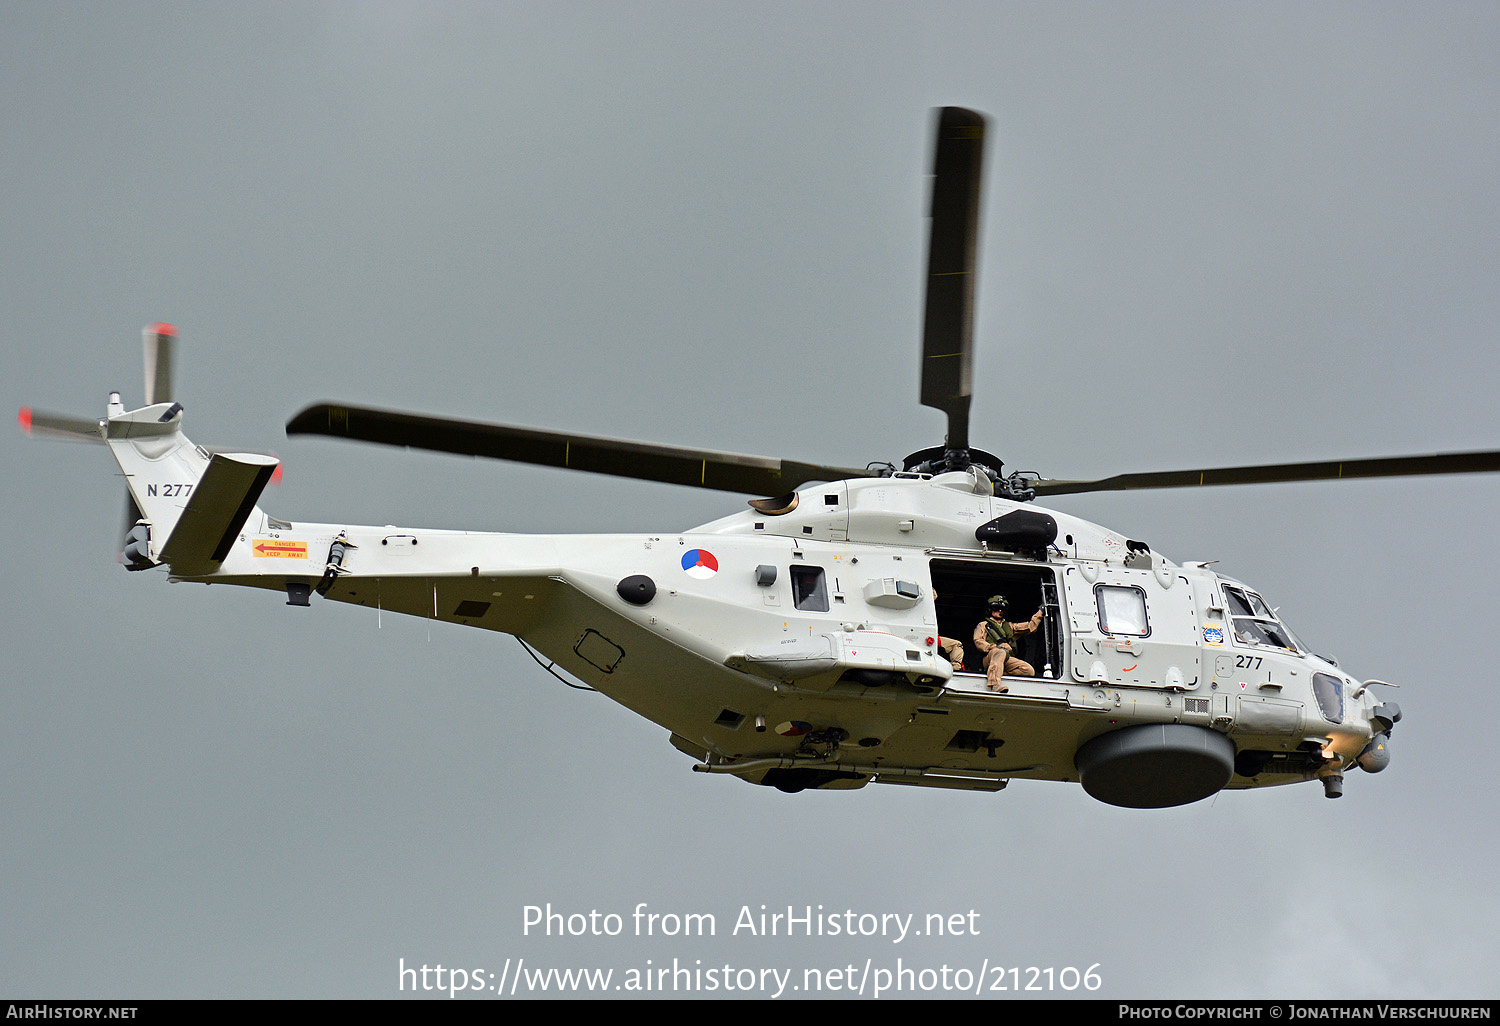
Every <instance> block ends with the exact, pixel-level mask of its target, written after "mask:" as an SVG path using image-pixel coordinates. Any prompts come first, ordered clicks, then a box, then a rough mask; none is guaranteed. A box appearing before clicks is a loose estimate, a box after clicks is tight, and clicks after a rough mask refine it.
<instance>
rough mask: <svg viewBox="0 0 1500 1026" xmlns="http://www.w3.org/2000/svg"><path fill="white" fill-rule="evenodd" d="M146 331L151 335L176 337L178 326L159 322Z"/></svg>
mask: <svg viewBox="0 0 1500 1026" xmlns="http://www.w3.org/2000/svg"><path fill="white" fill-rule="evenodd" d="M146 333H147V334H149V335H170V336H172V337H173V338H176V337H177V328H176V326H175V325H171V324H167V323H165V322H159V323H157V324H153V325H151V326H150V327H148V328H147V329H146Z"/></svg>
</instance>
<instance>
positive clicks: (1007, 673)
mask: <svg viewBox="0 0 1500 1026" xmlns="http://www.w3.org/2000/svg"><path fill="white" fill-rule="evenodd" d="M1009 604H1010V603H1009V602H1008V601H1007V600H1006V598H1005V596H1004V595H991V596H990V601H989V608H990V615H989V618H988V619H985V620H982V621H980V623H979V626H978V627H975V628H974V647H975V648H977V649H979V651H980V652H982V653H984V669H985V676H986V678H987V679H988V684H989V689H990V690H991V691H998V692H1001V693H1002V694H1003V693H1004V692H1006V691H1009V690H1010V688H1008V687H1007V686H1006V684H1005V680H1004V678H1006V677H1035V676H1036V669H1035V668H1034V667H1033V666H1032V665H1031V664H1030V663H1028V662H1026V661H1025V660H1024V659H1017V658H1016V657H1015V656H1014V655H1012V654H1011V653H1012V651H1013V650H1014V649H1015V647H1016V639H1017V638H1019V637H1021V636H1023V635H1026V634H1030V633H1031V632H1032V631H1034V630H1036V629H1037V628H1038V627H1040V626H1041V625H1042V611H1041V609H1040V608H1038V609H1037V611H1036V612H1035V613H1034V614H1033V615H1032V617H1031V619H1030V620H1022V621H1021V622H1020V623H1011V622H1010V621H1008V620H1006V619H1005V609H1006V607H1007V606H1008V605H1009Z"/></svg>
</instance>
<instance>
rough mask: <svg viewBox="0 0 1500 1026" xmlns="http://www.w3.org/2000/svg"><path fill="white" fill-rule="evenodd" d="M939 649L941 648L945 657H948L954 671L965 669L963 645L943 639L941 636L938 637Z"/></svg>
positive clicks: (949, 639)
mask: <svg viewBox="0 0 1500 1026" xmlns="http://www.w3.org/2000/svg"><path fill="white" fill-rule="evenodd" d="M938 648H940V649H942V650H943V655H945V656H947V657H948V661H949V662H950V663H952V664H953V669H954V670H961V669H963V667H964V647H963V645H961V644H959V643H958V642H957V641H955V640H954V639H952V638H945V637H942V636H941V635H939V636H938Z"/></svg>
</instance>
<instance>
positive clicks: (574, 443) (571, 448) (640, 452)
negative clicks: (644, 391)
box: [286, 403, 875, 495]
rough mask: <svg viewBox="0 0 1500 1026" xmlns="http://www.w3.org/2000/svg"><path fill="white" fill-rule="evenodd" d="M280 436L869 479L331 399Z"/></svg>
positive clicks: (578, 463)
mask: <svg viewBox="0 0 1500 1026" xmlns="http://www.w3.org/2000/svg"><path fill="white" fill-rule="evenodd" d="M286 433H287V434H288V435H329V436H332V437H334V438H353V439H356V440H358V441H362V442H378V443H380V444H382V445H399V446H406V447H409V448H413V449H432V450H435V451H437V452H451V453H457V454H458V455H461V456H486V457H489V458H492V459H499V460H514V461H516V462H518V463H536V464H540V465H541V466H544V467H566V468H567V469H569V470H587V471H592V472H593V473H596V474H613V475H615V476H616V477H633V478H639V479H640V480H643V481H660V482H663V483H666V484H681V485H692V486H694V487H698V488H714V489H717V490H719V491H725V492H738V493H740V494H743V495H781V494H783V493H785V492H789V491H793V490H795V489H796V488H797V487H798V486H800V485H803V484H806V483H808V482H810V481H839V480H843V479H845V478H852V477H873V476H875V475H874V474H873V473H872V472H871V471H869V470H853V469H850V468H848V467H824V466H818V465H816V464H812V463H795V462H792V461H789V460H777V459H770V458H768V457H764V456H742V455H738V454H736V453H728V452H712V451H709V450H705V449H680V448H675V447H672V446H665V445H652V444H650V443H648V442H625V441H619V440H617V439H613V438H593V437H590V436H588V435H572V434H564V433H561V432H557V431H536V430H533V429H531V428H519V427H509V426H507V425H504V424H485V423H480V422H477V421H469V420H450V419H447V418H444V417H427V416H422V415H420V414H414V413H400V412H397V411H394V410H375V409H369V408H363V407H358V406H342V405H337V404H331V403H319V404H317V405H314V406H309V407H308V408H307V409H305V410H303V411H302V412H301V413H299V414H297V415H296V416H295V417H293V418H292V419H291V420H289V421H288V422H287V425H286Z"/></svg>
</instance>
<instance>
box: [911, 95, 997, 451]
mask: <svg viewBox="0 0 1500 1026" xmlns="http://www.w3.org/2000/svg"><path fill="white" fill-rule="evenodd" d="M984 128H985V119H984V115H983V114H980V113H979V112H977V111H972V110H965V109H964V108H963V107H944V108H943V109H942V111H941V112H940V114H939V117H938V133H937V152H936V155H935V157H934V159H933V168H932V174H933V181H932V234H931V236H930V237H929V240H928V246H927V314H926V320H925V323H924V326H923V329H922V405H923V406H931V407H933V408H934V409H938V410H942V411H943V412H944V413H946V414H947V415H948V440H947V441H948V447H949V448H950V449H967V448H968V447H969V400H970V396H971V395H972V394H973V391H974V386H973V362H974V352H973V350H974V272H975V270H976V269H977V264H978V251H979V186H980V178H981V169H982V164H983V160H984Z"/></svg>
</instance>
